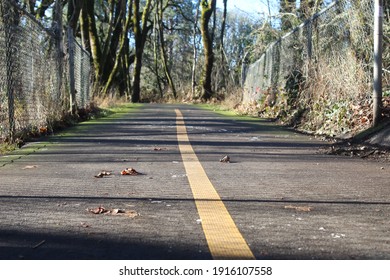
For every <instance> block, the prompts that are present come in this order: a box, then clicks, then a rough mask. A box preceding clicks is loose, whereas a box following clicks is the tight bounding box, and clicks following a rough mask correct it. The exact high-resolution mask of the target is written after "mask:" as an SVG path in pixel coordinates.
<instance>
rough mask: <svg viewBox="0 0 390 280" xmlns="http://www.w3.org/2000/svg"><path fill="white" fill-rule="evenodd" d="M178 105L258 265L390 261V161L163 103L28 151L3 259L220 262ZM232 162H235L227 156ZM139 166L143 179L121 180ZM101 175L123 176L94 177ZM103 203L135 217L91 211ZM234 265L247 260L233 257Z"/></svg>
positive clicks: (16, 168) (4, 198) (3, 231)
mask: <svg viewBox="0 0 390 280" xmlns="http://www.w3.org/2000/svg"><path fill="white" fill-rule="evenodd" d="M175 109H179V110H180V112H181V113H182V115H183V120H184V122H185V126H186V131H187V135H188V139H189V141H190V144H191V146H192V149H193V151H194V153H195V154H196V158H197V159H198V161H199V163H200V164H201V166H202V168H203V169H204V171H205V174H206V175H207V177H208V179H209V181H210V183H211V184H212V186H213V188H214V189H215V192H216V193H217V194H218V196H219V197H220V201H222V202H223V204H224V206H225V207H226V210H227V212H228V214H229V216H230V217H231V219H232V221H234V224H235V226H236V228H237V229H238V231H239V232H240V234H241V235H242V237H243V239H244V240H245V243H246V244H247V245H248V247H249V249H250V251H251V252H252V253H253V256H254V257H255V258H256V259H275V258H276V259H312V258H314V259H366V258H369V259H388V258H389V257H390V242H389V241H390V240H389V234H388V220H389V215H390V205H389V197H390V193H389V192H390V190H389V188H388V182H389V181H390V180H389V179H390V178H389V176H390V175H389V172H388V169H389V168H390V167H389V164H388V163H385V162H371V161H364V160H360V159H353V158H349V157H333V156H326V155H320V154H318V153H317V152H318V147H319V146H320V145H323V144H324V143H322V142H318V141H316V140H313V139H310V138H309V137H306V136H303V135H298V134H294V133H291V132H289V131H286V130H283V129H281V128H278V127H275V126H273V125H272V124H271V123H268V122H261V121H256V123H254V122H248V121H247V122H240V121H234V120H231V119H225V118H223V117H220V116H218V115H216V114H215V113H213V112H208V111H203V110H200V109H197V108H194V107H192V106H185V105H180V106H176V105H164V106H163V105H156V104H154V105H145V106H144V107H143V108H142V110H139V111H138V112H133V113H131V114H122V115H117V116H116V117H115V118H113V117H112V118H107V119H104V120H101V121H99V122H95V123H91V124H89V125H88V124H84V125H81V126H80V127H79V128H78V129H77V135H76V134H71V133H68V134H65V135H64V136H63V137H52V138H51V139H50V142H52V144H50V145H47V146H46V147H43V148H41V149H39V150H37V151H36V152H34V153H30V154H29V155H24V152H23V151H25V150H26V151H28V149H31V147H32V146H29V145H27V146H26V147H25V148H23V149H21V150H20V151H19V152H21V153H22V154H21V158H20V159H17V160H14V162H12V163H11V162H10V163H8V164H6V165H4V166H2V167H1V168H0V178H1V181H0V203H1V205H2V212H1V215H0V242H1V244H2V250H0V258H2V259H18V258H25V259H86V258H88V259H211V258H214V257H215V255H213V253H212V251H211V246H210V247H209V244H210V242H209V240H208V237H207V236H206V235H207V232H204V226H206V225H207V223H208V221H207V219H208V217H207V215H206V216H202V217H201V216H200V213H199V212H198V209H197V206H196V203H198V202H201V200H200V199H199V198H197V197H194V195H193V193H192V190H191V186H190V183H189V180H191V179H190V178H189V177H188V176H192V175H189V174H190V170H186V167H185V166H184V164H187V163H183V158H182V155H181V153H182V154H183V152H188V151H183V150H181V149H180V148H179V143H178V138H177V137H178V136H177V130H178V129H179V131H180V125H181V123H180V122H181V118H180V117H179V119H178V120H179V123H177V118H178V117H177V115H176V113H175ZM179 141H180V145H182V144H185V145H188V143H187V144H186V143H184V142H183V139H180V138H179ZM41 146H42V144H41ZM225 155H229V156H230V159H231V163H222V162H220V161H219V160H220V159H221V158H222V157H223V156H225ZM186 156H188V157H187V161H189V160H190V158H189V157H190V156H191V155H190V154H186ZM6 159H7V158H2V160H6ZM192 159H193V158H192V156H191V160H192ZM184 161H186V157H184ZM129 167H132V168H134V169H135V170H137V171H138V172H140V173H143V175H139V176H122V175H120V172H121V171H122V170H123V169H125V168H129ZM102 170H106V171H112V173H113V175H111V176H106V177H103V178H95V175H97V174H98V173H100V172H101V171H102ZM194 175H195V174H194ZM200 176H203V175H200ZM198 179H200V178H198ZM202 185H203V183H202ZM199 188H201V186H200V187H199ZM203 189H204V190H207V188H205V187H204V188H203ZM194 199H195V200H194ZM213 201H214V202H217V201H219V199H215V200H213ZM213 201H210V202H211V204H212V203H214V202H213ZM99 207H101V208H100V209H103V208H104V209H107V210H113V209H122V210H123V211H124V213H122V214H121V213H119V214H118V213H117V214H114V213H115V211H114V212H111V213H106V214H92V213H91V212H90V211H88V210H87V209H90V210H98V209H99ZM137 214H138V215H137ZM213 214H214V215H215V216H216V217H215V218H216V219H218V218H220V219H221V220H223V217H222V216H220V212H219V211H214V212H213ZM229 224H230V223H226V227H229ZM219 230H220V232H221V236H224V234H226V233H227V232H228V231H227V230H226V228H225V226H221V228H220V229H219ZM206 231H207V229H206ZM222 244H223V243H222ZM237 244H238V243H237ZM217 258H222V257H221V256H217ZM223 258H240V257H238V256H236V255H233V254H232V253H231V252H229V251H225V255H223Z"/></svg>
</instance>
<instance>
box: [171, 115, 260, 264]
mask: <svg viewBox="0 0 390 280" xmlns="http://www.w3.org/2000/svg"><path fill="white" fill-rule="evenodd" d="M175 111H176V127H177V140H178V142H179V150H180V153H181V157H182V159H183V164H184V167H185V170H186V173H187V176H188V181H189V184H190V187H191V190H192V193H193V196H194V199H195V204H196V208H197V210H198V213H199V217H200V219H201V221H202V227H203V232H204V234H205V237H206V240H207V243H208V246H209V249H210V252H211V255H212V256H213V258H214V259H255V257H254V255H253V253H252V251H251V250H250V248H249V246H248V244H247V243H246V241H245V239H244V238H243V236H242V235H241V233H240V231H239V230H238V228H237V226H236V224H235V223H234V221H233V219H232V217H231V216H230V214H229V212H228V210H227V209H226V207H225V204H224V203H223V202H222V200H221V198H220V196H219V195H218V193H217V191H216V190H215V188H214V186H213V185H212V184H211V182H210V180H209V178H208V177H207V175H206V172H205V171H204V169H203V167H202V165H201V164H200V162H199V160H198V157H197V156H196V154H195V152H194V150H193V148H192V146H191V143H190V140H189V139H188V135H187V129H186V126H185V122H184V118H183V115H182V113H181V112H180V110H178V109H176V110H175Z"/></svg>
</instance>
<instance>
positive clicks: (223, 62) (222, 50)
mask: <svg viewBox="0 0 390 280" xmlns="http://www.w3.org/2000/svg"><path fill="white" fill-rule="evenodd" d="M226 16H227V0H223V17H222V26H221V45H220V49H219V52H220V56H221V80H222V81H221V86H222V87H224V88H226V80H227V73H226V72H227V65H226V60H225V45H224V37H225V29H226Z"/></svg>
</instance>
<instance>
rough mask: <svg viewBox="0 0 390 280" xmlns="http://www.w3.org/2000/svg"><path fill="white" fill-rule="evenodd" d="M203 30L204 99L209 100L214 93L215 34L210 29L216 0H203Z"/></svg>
mask: <svg viewBox="0 0 390 280" xmlns="http://www.w3.org/2000/svg"><path fill="white" fill-rule="evenodd" d="M201 5H202V14H201V29H200V30H201V32H202V39H203V49H204V55H205V64H204V72H203V85H202V91H203V92H202V99H203V100H209V99H210V98H211V96H212V94H213V91H212V86H211V74H212V71H213V63H214V52H213V36H212V33H211V32H210V29H209V23H210V19H211V16H212V15H213V13H215V8H216V0H202V2H201Z"/></svg>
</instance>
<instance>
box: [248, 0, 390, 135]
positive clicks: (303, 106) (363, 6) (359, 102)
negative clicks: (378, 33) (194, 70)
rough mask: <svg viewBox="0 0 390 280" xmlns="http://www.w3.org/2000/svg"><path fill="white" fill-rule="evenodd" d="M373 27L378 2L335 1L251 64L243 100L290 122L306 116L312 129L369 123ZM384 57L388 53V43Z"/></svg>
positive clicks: (338, 130) (387, 84)
mask: <svg viewBox="0 0 390 280" xmlns="http://www.w3.org/2000/svg"><path fill="white" fill-rule="evenodd" d="M384 24H385V26H386V25H388V24H389V18H388V15H385V21H384ZM373 27H374V1H371V0H353V1H351V0H349V1H348V0H340V1H335V2H334V3H332V4H331V5H330V6H328V7H327V8H326V9H324V10H322V11H321V12H319V13H317V14H316V15H314V16H313V17H312V18H310V19H309V20H307V21H306V22H304V23H303V24H301V25H300V26H298V27H297V28H295V29H294V30H293V31H292V32H290V33H288V34H286V35H285V36H283V37H282V38H280V39H279V40H278V41H276V42H274V43H273V44H271V45H270V46H269V47H268V49H267V50H266V52H265V53H264V54H263V55H262V56H261V57H260V59H258V60H257V61H256V62H255V63H253V64H251V65H249V66H248V68H247V71H246V73H245V82H244V84H243V87H244V96H243V102H244V103H256V104H257V106H258V110H259V111H260V114H261V115H263V116H266V117H278V118H281V119H285V120H286V122H288V123H290V124H294V125H295V124H296V122H300V121H302V118H304V127H303V128H304V129H305V130H308V131H311V132H312V131H316V132H318V133H324V134H333V135H340V134H345V133H349V132H351V131H352V130H354V129H357V128H362V127H364V126H368V125H369V124H370V122H371V121H372V113H371V111H372V110H371V109H370V108H371V106H372V72H373V55H374V54H373V37H374V35H373V31H374V30H373ZM386 30H388V29H386V28H385V32H386ZM387 32H388V31H387ZM389 35H390V34H387V35H386V34H385V36H389ZM383 56H384V57H390V50H389V48H388V47H385V48H384V54H383ZM389 63H390V61H388V60H384V71H383V86H384V106H385V107H386V106H387V107H389V109H390V104H389V103H387V102H386V100H387V99H386V98H387V94H388V93H389V91H390V79H389V77H390V76H389V73H390V72H389V70H390V69H389V66H390V64H389Z"/></svg>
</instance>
